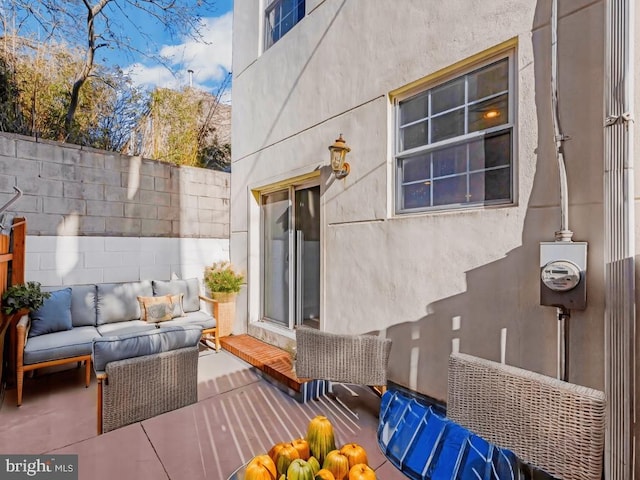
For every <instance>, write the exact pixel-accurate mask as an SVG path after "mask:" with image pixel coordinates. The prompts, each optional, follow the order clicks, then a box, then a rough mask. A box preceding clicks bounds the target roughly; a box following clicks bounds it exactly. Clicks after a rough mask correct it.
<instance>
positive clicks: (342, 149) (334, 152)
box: [329, 134, 351, 179]
mask: <svg viewBox="0 0 640 480" xmlns="http://www.w3.org/2000/svg"><path fill="white" fill-rule="evenodd" d="M329 151H330V152H331V170H333V173H334V174H335V176H336V178H337V179H342V178H344V177H346V176H347V175H349V172H350V171H351V167H350V166H349V164H348V163H347V162H345V161H344V158H345V157H346V156H347V153H348V152H350V151H351V149H350V148H349V146H348V145H347V142H345V141H344V138H342V134H340V136H339V137H338V138H336V141H335V142H333V144H332V145H329Z"/></svg>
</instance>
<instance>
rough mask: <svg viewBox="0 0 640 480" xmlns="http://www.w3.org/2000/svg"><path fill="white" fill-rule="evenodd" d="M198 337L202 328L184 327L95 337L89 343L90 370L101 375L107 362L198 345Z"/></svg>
mask: <svg viewBox="0 0 640 480" xmlns="http://www.w3.org/2000/svg"><path fill="white" fill-rule="evenodd" d="M201 335H202V327H200V326H197V325H189V326H187V325H185V326H182V327H167V328H154V329H153V330H150V331H146V332H137V333H129V334H126V335H117V336H113V337H102V338H97V339H95V340H94V342H93V368H94V369H95V371H96V372H103V371H104V369H105V366H106V365H107V363H109V362H115V361H118V360H123V359H125V358H134V357H142V356H146V355H153V354H155V353H160V352H168V351H169V350H176V349H178V348H184V347H193V346H195V345H198V342H199V341H200V336H201Z"/></svg>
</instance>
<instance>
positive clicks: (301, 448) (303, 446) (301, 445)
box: [291, 438, 311, 460]
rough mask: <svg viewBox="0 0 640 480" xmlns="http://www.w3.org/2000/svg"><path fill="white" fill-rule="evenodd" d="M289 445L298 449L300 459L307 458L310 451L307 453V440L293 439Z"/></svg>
mask: <svg viewBox="0 0 640 480" xmlns="http://www.w3.org/2000/svg"><path fill="white" fill-rule="evenodd" d="M291 445H293V446H294V447H296V450H298V455H300V458H301V459H302V460H308V459H309V456H310V455H311V453H309V442H307V441H306V440H305V439H304V438H297V439H295V440H294V441H293V442H291Z"/></svg>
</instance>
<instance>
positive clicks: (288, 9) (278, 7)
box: [264, 0, 305, 49]
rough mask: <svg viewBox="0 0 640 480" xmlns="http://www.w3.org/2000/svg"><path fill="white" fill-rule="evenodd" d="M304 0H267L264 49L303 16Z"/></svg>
mask: <svg viewBox="0 0 640 480" xmlns="http://www.w3.org/2000/svg"><path fill="white" fill-rule="evenodd" d="M304 3H305V0H269V2H268V6H267V8H266V10H265V15H264V17H265V33H266V38H265V42H264V43H265V49H267V48H269V47H271V45H273V44H274V43H276V42H277V41H278V40H280V39H281V38H282V37H283V36H284V34H285V33H287V32H288V31H289V30H291V29H292V28H293V26H294V25H295V24H296V23H298V22H299V21H300V20H302V19H303V18H304V14H305V5H304Z"/></svg>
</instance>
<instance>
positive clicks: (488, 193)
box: [395, 56, 514, 213]
mask: <svg viewBox="0 0 640 480" xmlns="http://www.w3.org/2000/svg"><path fill="white" fill-rule="evenodd" d="M512 63H513V62H512V59H511V57H510V56H508V57H505V58H501V59H499V60H497V61H493V62H492V63H489V64H486V65H483V66H482V67H480V68H477V69H475V70H472V71H469V72H467V73H464V74H462V75H459V76H457V77H455V78H453V79H451V80H448V81H446V82H443V83H440V84H437V85H434V86H433V87H431V88H429V89H427V90H424V91H422V92H420V93H418V94H415V95H413V96H411V97H408V98H404V99H400V100H399V101H398V102H397V105H396V148H395V152H396V154H395V162H396V166H395V168H396V212H397V213H410V212H416V211H425V210H432V209H444V208H447V209H449V208H456V207H465V206H470V205H487V204H502V203H512V202H513V190H514V188H513V178H514V175H513V145H514V138H513V136H514V128H513V126H514V125H513V122H514V118H513V116H514V113H513V107H512V105H513V101H514V98H513V97H514V92H513V90H514V89H513V80H512V77H513V75H512V73H511V71H512V68H513V67H512Z"/></svg>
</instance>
